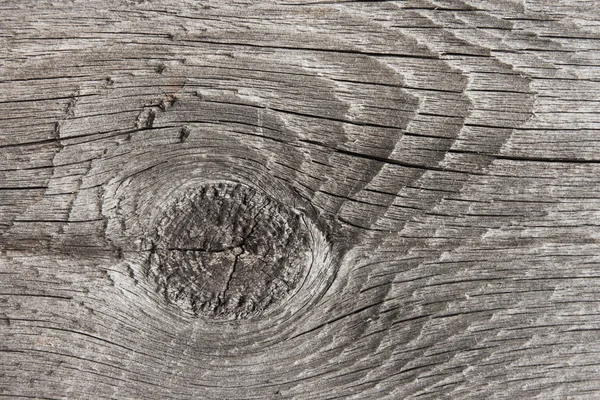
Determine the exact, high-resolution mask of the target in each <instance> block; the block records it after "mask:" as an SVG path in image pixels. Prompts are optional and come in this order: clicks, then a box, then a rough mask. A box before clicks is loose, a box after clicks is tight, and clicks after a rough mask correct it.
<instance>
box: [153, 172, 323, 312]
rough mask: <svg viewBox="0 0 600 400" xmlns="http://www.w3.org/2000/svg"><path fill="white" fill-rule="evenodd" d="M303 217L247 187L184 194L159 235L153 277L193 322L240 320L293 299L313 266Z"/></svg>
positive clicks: (208, 187) (207, 187)
mask: <svg viewBox="0 0 600 400" xmlns="http://www.w3.org/2000/svg"><path fill="white" fill-rule="evenodd" d="M310 237H311V235H310V228H309V226H308V225H307V223H306V221H305V217H304V216H303V215H302V214H300V213H299V212H296V211H295V210H293V209H291V208H289V207H287V206H285V205H284V204H283V203H280V202H278V201H276V200H275V199H273V198H271V197H269V196H267V195H265V194H263V193H261V192H259V191H257V190H256V189H254V188H251V187H250V186H247V185H244V184H241V183H234V182H218V183H207V184H204V185H202V186H200V187H196V188H193V189H191V190H187V191H185V192H183V193H182V194H181V196H180V197H179V198H178V199H177V200H175V201H174V202H173V204H172V206H171V207H169V208H167V209H166V210H165V211H164V213H163V215H162V218H160V220H159V222H158V226H157V227H156V231H155V235H154V239H153V240H152V244H151V250H150V257H149V259H148V266H147V267H148V268H147V271H148V274H149V275H150V276H151V277H152V278H153V279H154V281H155V282H156V284H157V290H158V291H159V292H160V293H161V294H163V295H164V296H165V298H166V300H167V301H168V302H170V303H174V304H176V305H178V306H179V307H181V308H182V309H183V310H184V311H187V312H191V313H193V314H194V315H196V316H198V315H202V316H207V317H211V318H219V319H243V318H250V317H253V316H257V315H259V314H261V313H262V312H263V311H264V310H266V309H267V308H269V307H271V306H273V305H274V304H276V303H278V302H280V301H281V300H283V299H284V298H286V297H288V296H289V295H290V294H292V293H293V292H294V290H295V289H296V287H297V286H298V283H299V282H301V281H302V279H303V277H304V275H305V273H306V271H307V269H308V266H309V265H310V263H311V259H312V255H311V247H312V246H311V243H310Z"/></svg>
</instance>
